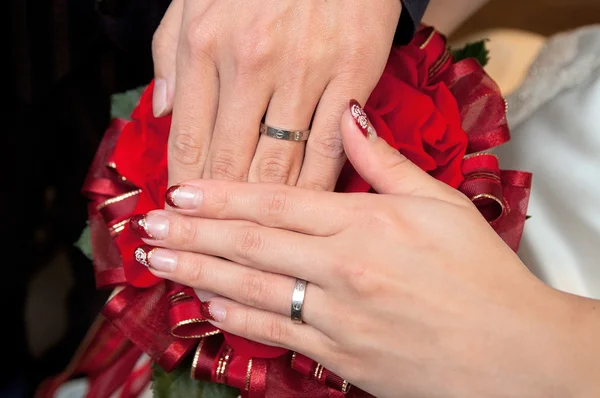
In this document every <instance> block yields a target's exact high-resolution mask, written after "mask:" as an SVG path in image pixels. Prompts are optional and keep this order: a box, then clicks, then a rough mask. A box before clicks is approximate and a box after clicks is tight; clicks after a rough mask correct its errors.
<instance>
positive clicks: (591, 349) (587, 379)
mask: <svg viewBox="0 0 600 398" xmlns="http://www.w3.org/2000/svg"><path fill="white" fill-rule="evenodd" d="M561 294H562V295H564V300H565V301H566V302H567V305H568V307H569V313H568V314H566V316H565V319H564V322H565V325H564V327H563V329H565V331H566V332H567V333H568V338H569V342H570V345H566V346H562V347H560V346H559V347H557V350H559V351H561V355H560V358H561V362H562V363H561V364H560V365H561V370H562V372H563V374H564V376H565V377H564V383H565V391H568V392H569V395H568V396H569V397H572V398H597V397H600V301H598V300H592V299H588V298H584V297H579V296H573V295H569V294H566V293H561Z"/></svg>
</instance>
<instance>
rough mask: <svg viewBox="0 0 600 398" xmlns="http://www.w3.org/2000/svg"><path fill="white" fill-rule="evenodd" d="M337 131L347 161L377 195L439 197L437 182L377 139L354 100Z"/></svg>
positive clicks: (369, 123)
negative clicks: (339, 134)
mask: <svg viewBox="0 0 600 398" xmlns="http://www.w3.org/2000/svg"><path fill="white" fill-rule="evenodd" d="M340 132H341V135H342V141H343V143H344V150H345V151H346V155H347V156H348V160H350V163H352V165H353V166H354V168H355V169H356V171H357V172H358V174H360V176H361V177H362V178H363V179H364V180H365V181H366V182H368V183H369V184H370V185H371V186H372V187H373V189H374V190H375V191H377V192H378V193H381V194H391V195H418V196H426V197H438V196H439V192H440V186H439V185H440V183H439V182H438V181H437V180H435V179H434V178H432V177H431V176H429V175H428V174H427V173H425V172H424V171H423V170H421V169H420V168H419V167H417V166H416V165H415V164H414V163H412V162H411V161H410V160H408V159H407V158H406V157H405V156H404V155H402V154H401V153H400V152H399V151H398V150H396V149H394V148H392V147H391V146H389V145H388V144H387V143H386V142H385V140H383V139H381V138H379V137H377V132H376V131H375V129H374V128H373V126H372V125H371V122H370V121H369V119H368V117H367V114H366V113H365V111H364V110H363V109H362V107H361V106H360V104H359V103H358V102H357V101H356V100H350V103H349V109H348V110H347V111H346V112H344V114H343V115H342V120H341V125H340Z"/></svg>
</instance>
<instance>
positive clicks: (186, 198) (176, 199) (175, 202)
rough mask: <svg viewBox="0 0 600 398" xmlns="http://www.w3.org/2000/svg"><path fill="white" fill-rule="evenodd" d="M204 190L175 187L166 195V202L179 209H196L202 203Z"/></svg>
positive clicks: (181, 186) (187, 186)
mask: <svg viewBox="0 0 600 398" xmlns="http://www.w3.org/2000/svg"><path fill="white" fill-rule="evenodd" d="M202 197H203V195H202V190H200V188H197V187H194V186H191V185H173V186H172V187H170V188H169V189H167V192H166V194H165V202H167V204H168V205H169V206H171V207H176V208H178V209H195V208H197V207H199V206H200V204H201V203H202Z"/></svg>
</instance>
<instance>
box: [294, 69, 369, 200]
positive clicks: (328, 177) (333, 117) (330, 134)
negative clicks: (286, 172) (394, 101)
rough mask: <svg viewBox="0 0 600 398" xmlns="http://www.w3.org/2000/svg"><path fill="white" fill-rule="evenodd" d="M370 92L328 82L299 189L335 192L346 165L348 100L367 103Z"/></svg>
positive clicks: (351, 83) (350, 84) (353, 85)
mask: <svg viewBox="0 0 600 398" xmlns="http://www.w3.org/2000/svg"><path fill="white" fill-rule="evenodd" d="M370 89H371V87H369V88H367V89H359V88H357V84H356V81H346V80H342V79H340V78H338V79H336V80H333V81H331V82H330V83H329V85H328V86H327V88H326V89H325V92H324V93H323V96H322V97H321V101H320V102H319V105H318V107H317V109H316V112H315V117H314V121H313V125H312V131H311V133H310V137H309V138H308V142H307V145H306V152H305V155H304V162H303V164H302V170H301V171H300V177H299V178H298V184H297V185H298V186H300V187H304V188H309V189H313V190H323V191H333V189H334V188H335V184H336V182H337V179H338V177H339V175H340V172H341V171H342V167H343V166H344V163H346V155H345V153H344V146H343V144H342V137H341V135H340V118H341V117H342V114H343V113H344V111H345V110H346V109H347V107H348V105H347V104H348V98H356V97H358V98H361V99H365V100H366V98H367V97H368V95H369V92H370Z"/></svg>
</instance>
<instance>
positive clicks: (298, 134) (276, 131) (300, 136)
mask: <svg viewBox="0 0 600 398" xmlns="http://www.w3.org/2000/svg"><path fill="white" fill-rule="evenodd" d="M259 131H260V134H264V135H266V136H269V137H271V138H276V139H278V140H285V141H306V140H308V136H309V135H310V130H284V129H280V128H277V127H272V126H268V125H266V124H264V123H261V124H260V130H259Z"/></svg>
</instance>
